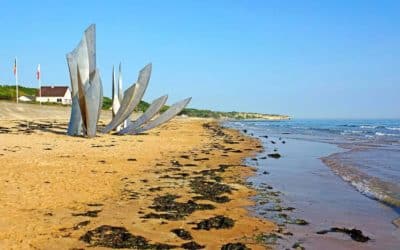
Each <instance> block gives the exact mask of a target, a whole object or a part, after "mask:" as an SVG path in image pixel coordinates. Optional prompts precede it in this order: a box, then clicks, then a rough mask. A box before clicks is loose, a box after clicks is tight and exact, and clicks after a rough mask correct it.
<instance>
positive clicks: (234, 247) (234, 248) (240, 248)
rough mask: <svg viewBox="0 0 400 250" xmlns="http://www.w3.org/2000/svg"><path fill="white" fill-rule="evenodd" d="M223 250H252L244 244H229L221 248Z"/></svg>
mask: <svg viewBox="0 0 400 250" xmlns="http://www.w3.org/2000/svg"><path fill="white" fill-rule="evenodd" d="M221 250H250V248H248V247H246V245H245V244H243V243H240V242H238V243H228V244H225V245H223V246H222V247H221Z"/></svg>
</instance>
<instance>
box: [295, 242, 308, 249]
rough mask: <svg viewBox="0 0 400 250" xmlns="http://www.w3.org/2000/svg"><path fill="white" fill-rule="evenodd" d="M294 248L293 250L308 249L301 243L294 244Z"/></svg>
mask: <svg viewBox="0 0 400 250" xmlns="http://www.w3.org/2000/svg"><path fill="white" fill-rule="evenodd" d="M292 248H293V249H296V250H304V249H306V248H305V247H303V246H302V245H301V243H300V242H296V243H294V244H293V246H292Z"/></svg>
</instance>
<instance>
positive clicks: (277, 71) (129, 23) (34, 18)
mask: <svg viewBox="0 0 400 250" xmlns="http://www.w3.org/2000/svg"><path fill="white" fill-rule="evenodd" d="M399 13H400V1H365V0H364V1H347V0H346V1H339V0H337V1H322V0H321V1H266V0H265V1H239V0H238V1H234V0H230V1H189V0H188V1H183V0H181V1H172V0H169V1H161V0H159V1H148V0H146V1H58V0H57V1H40V0H39V1H29V2H28V1H1V12H0V30H1V39H0V82H6V83H13V82H14V77H13V75H12V65H13V60H14V57H15V56H18V59H19V72H20V80H21V82H22V83H23V84H24V85H27V86H36V85H37V83H36V80H35V71H36V66H37V64H38V63H40V64H41V67H42V75H43V81H44V82H45V83H49V84H56V85H69V77H68V68H67V64H66V60H65V54H66V53H67V52H69V51H70V50H72V49H73V48H74V47H75V46H76V44H77V43H78V42H79V40H80V39H81V36H82V32H83V31H84V29H85V28H86V27H87V26H88V25H89V24H91V23H96V24H97V60H98V66H99V68H100V72H101V75H102V80H103V85H104V87H105V95H107V96H110V95H111V88H110V84H111V81H110V79H111V68H112V65H113V64H115V65H117V64H118V63H119V62H120V61H121V62H122V63H123V73H124V87H127V85H128V84H131V83H133V82H134V81H135V80H136V77H137V72H138V71H139V70H140V69H141V68H142V67H143V66H144V65H145V64H146V63H148V62H152V63H153V74H152V78H151V81H150V85H149V88H148V90H147V93H146V95H145V100H148V101H150V100H152V99H154V98H156V97H158V96H160V95H163V94H169V95H170V99H169V103H171V102H175V101H177V100H180V99H183V98H185V97H187V96H192V97H193V100H192V103H191V105H190V106H191V107H195V108H207V109H213V110H222V111H232V110H236V111H255V112H263V113H281V114H289V115H292V116H294V117H299V118H300V117H303V118H400V15H399Z"/></svg>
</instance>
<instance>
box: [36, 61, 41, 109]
mask: <svg viewBox="0 0 400 250" xmlns="http://www.w3.org/2000/svg"><path fill="white" fill-rule="evenodd" d="M41 71H42V70H41V68H40V64H39V66H38V69H37V72H36V74H37V78H38V82H39V103H40V105H42V72H41Z"/></svg>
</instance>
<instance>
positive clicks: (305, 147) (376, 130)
mask: <svg viewBox="0 0 400 250" xmlns="http://www.w3.org/2000/svg"><path fill="white" fill-rule="evenodd" d="M224 125H225V126H227V127H231V128H235V129H237V130H240V131H242V132H243V133H245V134H247V135H250V136H253V137H256V138H259V139H260V141H261V142H262V143H263V146H264V152H262V153H260V154H259V155H258V159H257V158H252V159H248V163H249V164H250V165H253V166H255V167H256V168H257V174H256V175H255V176H254V177H251V178H250V180H249V181H250V182H251V183H253V185H255V187H260V186H262V185H266V184H268V185H272V187H274V189H276V190H277V191H279V192H282V194H283V195H282V197H281V198H282V199H283V200H284V203H286V205H288V206H293V207H295V208H296V210H295V212H294V213H293V214H294V215H295V216H298V217H301V218H302V219H306V220H308V221H310V226H309V227H307V229H299V228H298V227H292V228H291V230H293V231H294V232H297V233H298V234H299V235H300V238H302V237H303V241H304V245H305V246H306V248H307V247H308V248H311V249H319V248H325V249H331V248H332V249H349V248H351V249H400V230H399V228H398V226H399V225H397V226H396V225H395V221H396V220H399V216H400V120H395V119H379V120H378V119H363V120H361V119H359V120H345V119H292V120H285V121H260V120H254V121H251V120H245V121H227V122H225V123H224ZM271 153H279V154H280V155H281V158H279V159H277V158H273V157H266V156H267V155H268V154H271ZM265 173H268V175H265ZM264 210H268V209H266V208H265V205H263V204H259V205H258V206H257V205H256V206H255V208H254V212H255V213H256V214H259V215H260V214H261V215H264V216H265V214H266V213H265V211H264ZM263 211H264V212H263ZM267 214H268V213H267ZM330 227H348V228H357V229H360V230H363V232H364V233H366V234H367V235H370V236H371V238H372V239H373V240H372V241H370V242H369V243H367V244H363V245H359V243H358V242H354V241H351V240H348V239H346V238H345V237H343V236H338V235H339V234H337V233H336V234H334V235H335V236H327V237H325V238H323V237H321V236H319V235H316V234H315V232H316V231H318V230H326V229H329V228H330Z"/></svg>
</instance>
